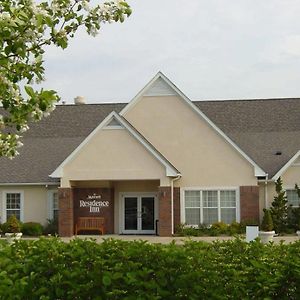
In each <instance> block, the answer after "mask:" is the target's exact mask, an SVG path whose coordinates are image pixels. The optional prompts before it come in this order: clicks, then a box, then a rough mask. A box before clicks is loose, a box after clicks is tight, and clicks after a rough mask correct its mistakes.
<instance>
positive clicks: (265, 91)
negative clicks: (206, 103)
mask: <svg viewBox="0 0 300 300" xmlns="http://www.w3.org/2000/svg"><path fill="white" fill-rule="evenodd" d="M129 3H130V4H131V6H132V8H133V14H132V16H131V17H130V18H129V19H128V20H126V21H125V22H124V23H123V24H110V25H105V26H103V28H102V32H101V33H100V35H99V36H97V37H96V38H91V37H89V36H87V35H86V34H85V33H83V32H80V34H79V35H78V36H77V37H76V38H75V39H74V40H73V41H72V42H71V44H70V47H69V48H68V49H66V50H65V51H61V50H58V49H50V50H49V51H48V52H47V56H46V70H47V72H46V76H47V81H46V83H45V84H46V86H47V87H51V88H54V89H57V90H58V92H59V93H60V94H61V95H62V97H63V99H66V100H68V102H71V101H72V99H73V98H74V97H75V96H76V95H84V96H86V97H87V99H88V101H93V102H100V101H101V102H106V101H128V100H130V99H131V98H133V97H134V95H135V94H136V92H138V90H139V89H141V88H142V87H143V86H144V85H145V84H146V83H147V81H148V80H149V79H150V78H151V77H152V76H153V75H154V74H155V73H156V72H157V71H159V70H162V71H163V72H165V73H166V75H167V76H169V77H170V78H171V79H172V80H173V81H174V83H175V84H177V85H178V86H179V88H181V89H182V90H183V92H184V93H186V94H187V95H188V96H190V97H191V98H192V99H201V98H202V99H215V98H223V99H224V98H250V97H258V98H259V97H284V96H295V97H297V96H299V91H298V80H299V74H298V73H299V72H298V70H299V69H300V61H299V53H300V21H299V15H300V1H298V0H264V1H261V0H243V1H240V0H230V1H224V0H210V1H207V0H189V1H184V0H164V1H161V0H143V1H140V0H131V1H130V0H129ZM283 82H284V84H282V83H283Z"/></svg>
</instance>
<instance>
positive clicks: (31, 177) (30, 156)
mask: <svg viewBox="0 0 300 300" xmlns="http://www.w3.org/2000/svg"><path fill="white" fill-rule="evenodd" d="M124 106H125V104H123V103H121V104H117V103H116V104H89V105H57V107H56V109H55V110H54V111H53V112H52V113H51V115H50V116H49V117H47V118H44V119H42V120H41V121H40V122H38V123H33V124H31V125H30V130H28V132H26V133H25V134H24V137H23V139H22V141H23V143H24V146H23V147H21V148H20V149H19V152H20V155H18V156H17V157H15V158H14V159H12V160H10V159H8V158H6V157H1V158H0V184H1V183H2V184H4V183H19V184H23V183H49V182H59V180H58V179H56V178H50V177H49V174H51V173H52V172H53V171H54V170H55V169H56V168H57V167H58V166H59V165H60V163H61V162H62V161H64V160H65V159H66V157H68V155H70V153H71V152H72V151H73V150H74V149H75V148H76V147H77V146H78V145H79V144H80V143H81V142H82V141H83V140H84V139H85V138H86V137H87V136H88V135H89V134H90V133H91V132H92V131H93V130H94V129H95V127H96V126H97V125H99V123H101V122H102V121H103V119H104V118H105V117H107V115H108V114H109V113H110V112H112V111H113V110H114V111H117V112H118V111H120V110H121V109H122V108H123V107H124ZM1 113H3V109H1V108H0V114H1Z"/></svg>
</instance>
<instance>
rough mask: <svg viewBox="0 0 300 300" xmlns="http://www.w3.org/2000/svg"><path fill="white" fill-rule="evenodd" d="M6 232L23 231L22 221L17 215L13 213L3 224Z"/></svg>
mask: <svg viewBox="0 0 300 300" xmlns="http://www.w3.org/2000/svg"><path fill="white" fill-rule="evenodd" d="M2 230H3V232H4V233H18V232H21V223H20V221H19V220H18V219H17V217H16V216H15V215H11V216H10V217H9V218H8V220H7V222H5V223H3V224H2Z"/></svg>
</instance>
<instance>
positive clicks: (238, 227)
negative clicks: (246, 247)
mask: <svg viewBox="0 0 300 300" xmlns="http://www.w3.org/2000/svg"><path fill="white" fill-rule="evenodd" d="M250 224H251V225H258V223H257V221H254V220H246V221H243V222H241V223H238V222H232V223H231V224H225V223H224V222H216V223H214V224H212V225H211V226H207V225H203V224H200V225H199V226H197V227H196V228H195V227H190V226H187V225H185V224H180V225H178V226H177V227H176V230H175V232H176V235H179V236H219V235H236V234H243V233H245V232H246V226H247V225H250Z"/></svg>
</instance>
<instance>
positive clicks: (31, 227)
mask: <svg viewBox="0 0 300 300" xmlns="http://www.w3.org/2000/svg"><path fill="white" fill-rule="evenodd" d="M43 229H44V228H43V226H42V225H41V224H40V223H37V222H26V223H23V224H22V226H21V230H22V233H23V234H24V235H28V236H40V235H42V234H43Z"/></svg>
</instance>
